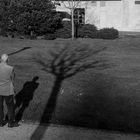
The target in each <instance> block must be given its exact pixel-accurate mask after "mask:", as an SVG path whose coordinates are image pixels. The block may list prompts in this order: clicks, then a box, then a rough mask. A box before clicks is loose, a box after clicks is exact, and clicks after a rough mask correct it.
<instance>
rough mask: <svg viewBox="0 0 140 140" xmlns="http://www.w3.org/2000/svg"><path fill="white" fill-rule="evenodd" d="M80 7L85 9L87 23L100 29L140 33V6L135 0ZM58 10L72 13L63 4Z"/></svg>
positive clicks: (87, 2) (84, 3) (81, 5)
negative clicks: (109, 28)
mask: <svg viewBox="0 0 140 140" xmlns="http://www.w3.org/2000/svg"><path fill="white" fill-rule="evenodd" d="M79 7H81V8H85V23H89V24H94V25H96V26H97V27H98V28H104V27H114V28H116V29H118V30H127V31H140V4H137V5H136V4H135V0H122V1H106V2H105V7H101V6H100V1H96V3H94V2H91V1H86V2H84V1H82V2H81V3H80V5H79ZM57 10H58V11H67V12H68V13H70V11H69V10H68V9H66V8H65V6H64V5H63V4H61V6H57Z"/></svg>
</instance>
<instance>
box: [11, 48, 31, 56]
mask: <svg viewBox="0 0 140 140" xmlns="http://www.w3.org/2000/svg"><path fill="white" fill-rule="evenodd" d="M30 48H31V47H24V48H22V49H20V50H18V51H15V52H12V53H9V54H8V55H9V56H10V55H14V54H17V53H20V52H22V51H24V50H27V49H30Z"/></svg>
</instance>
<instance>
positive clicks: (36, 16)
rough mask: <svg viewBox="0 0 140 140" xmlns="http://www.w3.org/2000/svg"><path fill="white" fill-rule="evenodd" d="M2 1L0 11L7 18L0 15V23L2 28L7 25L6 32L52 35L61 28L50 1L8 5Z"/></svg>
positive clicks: (21, 0)
mask: <svg viewBox="0 0 140 140" xmlns="http://www.w3.org/2000/svg"><path fill="white" fill-rule="evenodd" d="M2 1H3V5H2V6H1V9H3V13H4V15H7V16H3V15H2V14H1V17H2V19H1V21H2V24H3V26H5V24H4V23H5V22H6V23H7V26H5V27H6V29H7V30H8V31H12V32H13V31H17V32H19V33H23V34H30V35H32V34H33V33H35V34H37V35H42V34H46V33H53V32H54V31H55V30H56V29H58V28H59V27H60V26H61V18H60V16H59V14H57V12H56V10H55V5H54V4H53V3H52V2H51V1H50V0H13V1H12V0H11V1H10V2H9V3H8V4H5V2H4V0H2ZM6 1H8V0H6ZM5 7H6V8H5ZM5 17H6V19H5ZM1 27H2V26H1Z"/></svg>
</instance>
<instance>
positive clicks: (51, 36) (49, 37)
mask: <svg viewBox="0 0 140 140" xmlns="http://www.w3.org/2000/svg"><path fill="white" fill-rule="evenodd" d="M44 39H46V40H54V39H56V36H55V34H46V35H45V36H44Z"/></svg>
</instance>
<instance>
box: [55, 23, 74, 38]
mask: <svg viewBox="0 0 140 140" xmlns="http://www.w3.org/2000/svg"><path fill="white" fill-rule="evenodd" d="M55 35H56V37H57V38H71V22H70V21H63V27H62V28H60V29H58V30H56V32H55Z"/></svg>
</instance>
